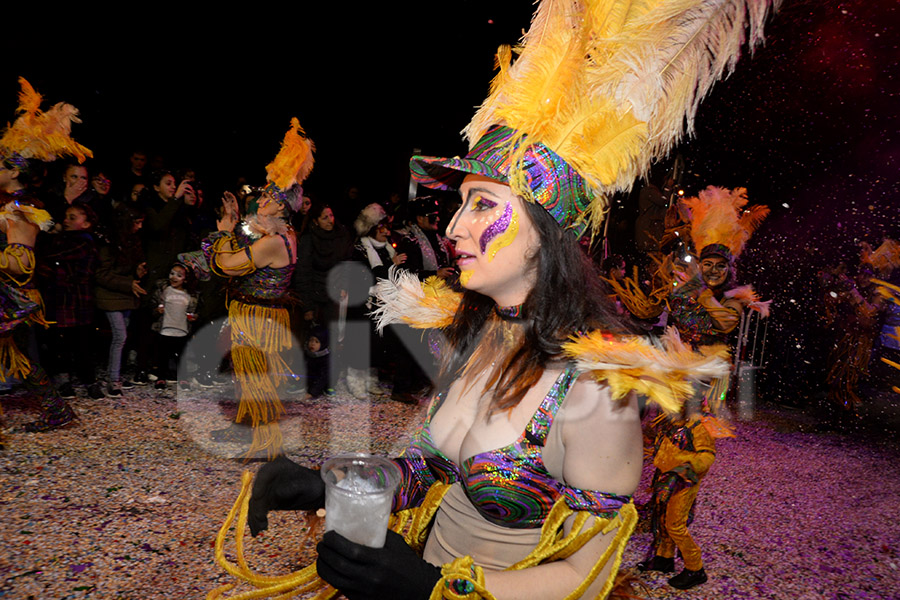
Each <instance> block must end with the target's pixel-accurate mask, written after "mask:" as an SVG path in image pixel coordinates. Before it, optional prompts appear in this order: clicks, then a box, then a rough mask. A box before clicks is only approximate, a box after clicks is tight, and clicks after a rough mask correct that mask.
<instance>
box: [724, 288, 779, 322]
mask: <svg viewBox="0 0 900 600" xmlns="http://www.w3.org/2000/svg"><path fill="white" fill-rule="evenodd" d="M725 297H726V298H729V299H734V300H737V301H738V302H740V303H741V304H742V305H744V306H745V307H747V308H749V309H750V310H755V311H756V312H758V313H759V314H760V316H763V317H768V316H769V311H770V309H769V306H770V305H771V304H772V301H771V300H766V301H765V302H762V301H760V299H759V296H757V295H756V290H754V289H753V286H752V285H742V286H739V287H736V288H732V289H730V290H728V291H726V292H725Z"/></svg>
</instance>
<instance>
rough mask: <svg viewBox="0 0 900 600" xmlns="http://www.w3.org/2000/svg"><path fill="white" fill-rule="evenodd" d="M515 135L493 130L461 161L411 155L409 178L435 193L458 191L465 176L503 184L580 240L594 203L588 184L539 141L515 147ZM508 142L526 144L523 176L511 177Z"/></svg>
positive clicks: (502, 128) (504, 130)
mask: <svg viewBox="0 0 900 600" xmlns="http://www.w3.org/2000/svg"><path fill="white" fill-rule="evenodd" d="M515 134H516V132H515V131H514V130H513V129H511V128H509V127H505V126H498V127H494V128H493V129H491V130H490V131H488V132H487V133H486V134H485V135H484V137H482V138H481V139H480V140H479V141H478V143H477V144H475V146H474V147H473V148H472V150H470V151H469V153H468V154H466V156H465V158H459V157H454V158H434V157H427V156H414V157H413V158H412V161H411V162H410V169H411V170H412V176H413V179H415V180H416V181H417V182H418V183H420V184H422V185H424V186H425V187H430V188H434V189H439V190H455V189H458V188H459V186H460V185H461V184H462V181H463V179H464V178H465V176H466V174H469V173H471V174H475V175H484V176H485V177H490V178H491V179H496V180H499V181H503V182H506V183H509V184H510V186H512V188H513V190H514V191H515V193H516V194H518V195H520V196H522V197H523V198H526V199H528V200H531V201H535V202H537V203H538V204H540V205H541V206H543V207H544V208H545V209H546V210H547V212H549V213H550V214H551V215H552V216H553V218H554V219H555V220H556V222H557V223H559V224H560V225H561V226H563V227H567V228H571V229H573V230H574V232H575V234H576V235H581V234H582V233H583V232H584V231H585V229H586V228H587V222H586V221H585V220H584V219H583V218H582V215H583V213H584V211H585V210H587V208H588V206H590V204H591V199H592V198H593V196H592V194H591V191H590V190H589V189H588V187H587V182H586V181H585V180H584V178H583V177H582V176H581V175H579V174H578V172H577V171H575V170H574V169H573V168H572V167H571V165H569V164H568V163H567V162H566V161H565V160H563V159H562V158H561V157H560V156H559V155H558V154H556V152H554V151H553V150H551V149H550V148H548V147H547V146H545V145H544V144H542V143H540V142H538V143H534V144H529V143H528V141H527V140H522V141H519V142H514V141H513V139H514V137H515ZM513 143H516V144H518V143H521V144H527V149H526V150H525V152H524V154H523V155H522V164H521V166H520V167H519V169H520V170H521V174H522V175H523V176H520V177H512V178H511V177H510V170H511V166H512V161H511V156H512V154H513V152H512V150H514V149H515V148H514V147H513V146H512V144H513Z"/></svg>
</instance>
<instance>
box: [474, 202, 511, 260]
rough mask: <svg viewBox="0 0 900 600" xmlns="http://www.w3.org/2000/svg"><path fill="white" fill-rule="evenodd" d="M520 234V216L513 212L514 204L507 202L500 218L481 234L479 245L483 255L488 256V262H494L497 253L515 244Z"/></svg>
mask: <svg viewBox="0 0 900 600" xmlns="http://www.w3.org/2000/svg"><path fill="white" fill-rule="evenodd" d="M518 233H519V215H518V213H517V212H516V211H515V210H513V207H512V203H510V202H507V203H506V207H505V208H504V209H503V214H502V215H500V218H499V219H497V220H496V221H494V222H493V223H491V224H490V225H489V226H488V227H487V229H485V230H484V232H483V233H482V234H481V239H480V240H479V243H480V245H481V253H482V254H486V255H487V257H488V262H490V261H492V260H494V257H495V256H497V252H499V251H500V249H501V248H505V247H506V246H509V245H510V244H512V243H513V240H515V239H516V235H518Z"/></svg>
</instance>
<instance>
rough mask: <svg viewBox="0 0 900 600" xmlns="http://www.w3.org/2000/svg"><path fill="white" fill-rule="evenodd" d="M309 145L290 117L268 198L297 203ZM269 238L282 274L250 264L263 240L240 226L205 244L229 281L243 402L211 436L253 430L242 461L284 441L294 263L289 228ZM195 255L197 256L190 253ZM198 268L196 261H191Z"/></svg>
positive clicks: (212, 263) (233, 436)
mask: <svg viewBox="0 0 900 600" xmlns="http://www.w3.org/2000/svg"><path fill="white" fill-rule="evenodd" d="M314 150H315V146H314V145H313V143H312V140H310V139H308V138H307V137H306V134H305V132H304V131H303V129H302V128H301V127H300V123H299V122H298V121H297V119H292V121H291V129H290V130H288V132H287V133H286V134H285V137H284V141H283V142H282V145H281V150H280V151H279V153H278V155H277V156H276V157H275V160H273V161H272V162H271V163H270V164H269V165H268V166H267V167H266V171H267V173H268V177H269V184H268V186H267V187H266V190H265V193H267V194H270V195H272V196H273V197H274V198H277V199H278V200H279V201H281V202H282V203H284V204H285V205H286V206H288V207H290V208H291V209H292V210H294V209H296V207H297V206H298V204H297V203H298V201H299V198H301V197H302V189H301V188H300V184H301V183H302V182H303V180H304V179H305V178H306V177H307V176H308V175H309V173H310V171H311V170H312V166H313V151H314ZM278 221H279V226H278V227H276V228H275V230H273V231H271V232H270V234H271V235H275V236H278V237H280V238H281V239H282V240H283V241H284V244H285V248H286V249H287V252H288V255H289V258H290V262H289V263H288V264H287V265H286V266H284V267H280V268H275V267H261V268H258V267H257V266H256V264H255V263H254V262H253V254H252V253H251V251H250V246H251V245H252V244H253V242H255V241H256V239H258V238H260V237H261V235H254V234H252V233H251V230H250V229H249V228H247V227H246V225H245V224H241V225H239V226H238V228H237V229H238V232H237V233H236V234H235V233H232V232H223V231H218V232H215V233H213V234H211V235H210V236H209V237H208V238H207V239H206V240H204V242H203V260H201V261H199V262H200V263H201V266H202V263H206V264H208V265H209V268H210V270H211V271H213V272H214V273H216V274H217V275H221V276H223V277H231V278H232V281H231V284H232V285H231V286H230V288H229V302H228V321H229V324H230V325H231V359H232V362H233V364H234V376H235V379H236V380H237V383H238V386H239V388H240V402H239V404H238V412H237V416H236V417H235V424H236V425H235V426H232V427H231V428H228V429H225V430H220V431H218V432H213V436H214V439H217V440H218V441H238V442H240V441H244V439H245V437H246V436H245V433H244V431H245V430H242V429H241V427H240V425H241V424H245V425H249V426H250V427H252V442H251V444H250V448H249V450H248V451H247V457H248V458H253V457H255V456H257V455H258V454H259V453H262V452H265V453H266V455H267V456H268V457H269V458H270V459H271V458H273V457H275V456H277V455H278V454H280V453H281V448H282V438H281V429H280V428H279V426H278V419H279V417H280V416H281V415H282V414H283V413H284V407H283V406H282V404H281V399H280V397H279V388H280V387H281V385H282V384H283V383H284V382H285V380H286V374H287V373H288V372H289V371H290V369H289V367H288V366H287V364H286V363H285V362H284V359H283V358H282V356H281V353H282V352H283V351H285V350H288V349H290V348H291V344H292V335H291V328H290V317H289V313H288V308H287V305H288V298H287V296H288V292H289V289H290V283H291V276H292V275H293V272H294V267H295V264H296V257H295V256H294V254H293V250H292V246H291V243H290V241H289V239H288V237H289V236H290V237H293V231H292V230H291V231H289V229H290V225H288V224H287V223H281V222H280V221H281V220H280V219H278ZM232 255H246V261H245V262H244V263H243V264H242V265H241V266H240V267H238V268H234V267H232V268H230V269H228V270H229V271H232V272H234V271H239V274H237V275H228V274H226V273H225V272H224V270H223V268H222V266H221V264H220V259H221V258H222V257H223V256H232ZM195 257H196V255H195ZM193 262H194V263H195V264H197V262H198V261H196V260H195V261H193Z"/></svg>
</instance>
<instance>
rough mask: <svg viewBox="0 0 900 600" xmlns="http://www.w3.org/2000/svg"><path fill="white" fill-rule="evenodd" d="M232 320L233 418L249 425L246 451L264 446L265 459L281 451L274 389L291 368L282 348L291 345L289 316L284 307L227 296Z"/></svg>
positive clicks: (279, 409)
mask: <svg viewBox="0 0 900 600" xmlns="http://www.w3.org/2000/svg"><path fill="white" fill-rule="evenodd" d="M228 320H229V323H230V324H231V360H232V362H233V364H234V375H235V379H236V380H237V383H238V386H239V388H240V403H239V404H238V413H237V417H236V418H235V422H237V423H242V422H247V421H249V423H250V424H251V425H252V426H253V442H252V444H251V446H250V450H249V451H248V454H247V455H248V456H252V455H254V454H255V453H257V452H260V451H262V450H264V449H265V450H266V451H267V452H268V454H269V458H273V457H274V456H276V455H277V454H279V453H280V452H281V448H282V438H281V429H280V428H279V427H278V419H279V418H280V417H281V415H282V414H283V413H284V406H283V405H282V403H281V399H280V398H279V395H278V390H279V388H280V387H281V386H282V385H283V384H284V382H285V380H286V379H287V373H288V372H289V371H290V369H289V367H288V366H287V364H286V363H285V361H284V359H283V358H282V356H281V352H282V351H284V350H288V349H290V348H291V345H292V340H293V338H292V336H291V327H290V317H289V315H288V311H287V309H286V308H281V307H272V306H263V305H259V304H247V303H244V302H241V301H239V300H232V301H231V302H230V303H229V305H228Z"/></svg>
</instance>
